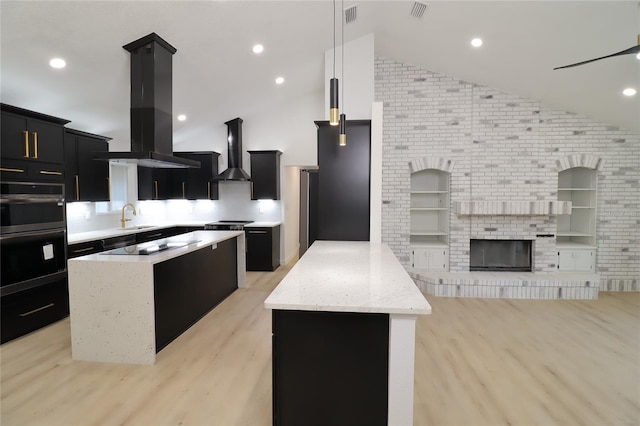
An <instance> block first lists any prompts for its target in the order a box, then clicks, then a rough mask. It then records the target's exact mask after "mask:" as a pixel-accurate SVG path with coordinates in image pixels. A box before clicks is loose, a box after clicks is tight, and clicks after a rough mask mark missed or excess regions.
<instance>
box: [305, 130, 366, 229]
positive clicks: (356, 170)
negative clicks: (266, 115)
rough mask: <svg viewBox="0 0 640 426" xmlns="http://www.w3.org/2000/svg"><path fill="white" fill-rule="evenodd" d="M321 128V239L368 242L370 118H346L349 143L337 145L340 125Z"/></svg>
mask: <svg viewBox="0 0 640 426" xmlns="http://www.w3.org/2000/svg"><path fill="white" fill-rule="evenodd" d="M315 123H316V127H317V128H318V167H319V170H318V215H317V217H318V224H317V230H318V236H317V239H319V240H338V241H369V223H370V195H369V191H370V176H371V120H351V121H347V145H346V146H339V145H338V127H337V126H330V125H329V122H328V121H316V122H315Z"/></svg>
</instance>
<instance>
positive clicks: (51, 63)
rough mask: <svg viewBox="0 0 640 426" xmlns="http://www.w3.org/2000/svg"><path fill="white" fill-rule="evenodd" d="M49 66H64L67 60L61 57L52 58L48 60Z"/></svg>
mask: <svg viewBox="0 0 640 426" xmlns="http://www.w3.org/2000/svg"><path fill="white" fill-rule="evenodd" d="M49 66H50V67H51V68H64V67H66V66H67V62H66V61H65V60H64V59H62V58H53V59H52V60H50V61H49Z"/></svg>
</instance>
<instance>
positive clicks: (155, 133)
mask: <svg viewBox="0 0 640 426" xmlns="http://www.w3.org/2000/svg"><path fill="white" fill-rule="evenodd" d="M122 47H123V48H124V49H126V50H127V51H128V52H129V53H130V54H131V109H130V117H131V152H105V153H104V154H101V155H100V156H99V157H97V158H98V159H104V160H118V161H120V162H125V163H133V164H137V165H138V166H142V167H155V168H199V167H200V162H198V161H193V160H188V159H186V158H179V157H174V156H173V111H172V107H173V105H172V56H173V54H174V53H176V49H175V48H174V47H173V46H171V45H170V44H169V43H167V42H166V41H165V40H163V39H162V38H161V37H160V36H159V35H157V34H156V33H151V34H149V35H147V36H145V37H142V38H141V39H139V40H136V41H133V42H131V43H129V44H127V45H125V46H122Z"/></svg>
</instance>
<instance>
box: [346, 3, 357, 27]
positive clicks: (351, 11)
mask: <svg viewBox="0 0 640 426" xmlns="http://www.w3.org/2000/svg"><path fill="white" fill-rule="evenodd" d="M356 18H357V5H355V4H354V5H353V6H351V7H348V8H346V9H345V10H344V22H345V23H347V24H350V23H352V22H353V21H355V20H356Z"/></svg>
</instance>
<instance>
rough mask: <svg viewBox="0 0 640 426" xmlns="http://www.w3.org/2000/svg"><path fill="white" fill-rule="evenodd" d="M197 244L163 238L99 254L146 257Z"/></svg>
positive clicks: (196, 241) (193, 241)
mask: <svg viewBox="0 0 640 426" xmlns="http://www.w3.org/2000/svg"><path fill="white" fill-rule="evenodd" d="M198 242H200V240H189V241H170V240H168V239H166V238H163V239H161V240H155V241H149V242H146V243H143V244H134V245H131V246H126V247H121V248H117V249H113V250H107V251H103V252H102V253H100V254H117V255H127V256H147V255H150V254H155V253H160V252H161V251H165V250H169V249H173V248H178V247H185V246H188V245H189V244H195V243H198Z"/></svg>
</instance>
